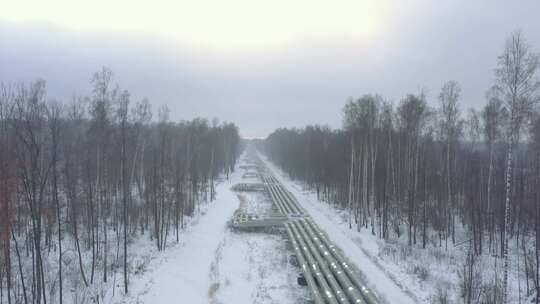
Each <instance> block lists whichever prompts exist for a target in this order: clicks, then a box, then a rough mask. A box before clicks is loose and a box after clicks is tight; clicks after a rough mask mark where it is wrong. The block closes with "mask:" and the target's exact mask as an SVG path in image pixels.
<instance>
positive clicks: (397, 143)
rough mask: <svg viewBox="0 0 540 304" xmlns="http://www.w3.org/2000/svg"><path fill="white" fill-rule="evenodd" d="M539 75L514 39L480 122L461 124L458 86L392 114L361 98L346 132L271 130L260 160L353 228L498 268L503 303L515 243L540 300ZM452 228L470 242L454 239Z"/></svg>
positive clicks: (347, 117)
mask: <svg viewBox="0 0 540 304" xmlns="http://www.w3.org/2000/svg"><path fill="white" fill-rule="evenodd" d="M539 64H540V63H539V56H538V54H537V53H534V52H533V51H532V50H531V47H530V46H529V45H528V44H527V42H526V41H525V40H524V38H523V36H522V34H521V33H520V32H516V33H514V34H513V35H512V36H511V37H510V38H509V39H508V40H507V42H506V45H505V48H504V51H503V53H502V55H501V56H500V57H499V58H498V65H497V68H496V71H495V79H496V82H495V84H494V85H493V87H492V88H490V90H489V91H488V94H487V104H486V105H485V106H484V107H483V109H481V110H476V109H469V110H467V111H465V113H464V112H463V110H462V109H461V107H460V105H459V100H460V97H461V89H460V86H459V84H458V83H457V82H455V81H449V82H447V83H445V84H444V86H443V87H442V89H441V92H440V94H439V96H438V106H436V107H431V106H429V105H428V102H427V97H426V95H425V94H424V93H420V94H410V95H407V96H406V97H404V98H403V99H402V100H401V101H400V102H399V103H398V104H397V105H394V104H392V103H391V102H387V101H385V100H384V99H383V98H382V97H381V96H378V95H364V96H362V97H360V98H358V99H356V100H351V101H349V102H348V103H347V104H346V106H345V108H344V110H343V118H344V119H343V129H342V130H330V129H329V128H327V127H320V126H309V127H306V128H304V129H279V130H276V131H275V132H274V133H272V134H271V135H270V136H269V137H268V138H267V139H266V140H265V142H264V149H265V150H266V153H267V154H268V156H269V157H270V158H271V159H272V160H273V161H275V162H276V163H278V164H279V165H280V166H281V167H282V168H283V169H284V170H286V172H288V173H289V174H290V175H291V176H292V177H293V178H297V179H300V180H304V181H306V182H307V183H308V184H309V185H310V186H312V187H313V188H315V189H316V191H317V195H318V196H319V197H320V198H321V199H323V200H325V201H327V202H329V203H333V204H337V205H339V206H341V207H342V208H346V209H347V210H348V212H349V225H350V227H351V228H352V227H353V226H354V227H356V229H358V230H360V229H361V228H362V227H364V228H365V229H370V231H371V233H373V234H376V235H378V236H379V237H381V238H384V239H389V238H393V237H397V238H399V237H401V236H402V235H404V236H405V237H406V238H407V242H408V244H409V245H410V246H413V245H417V246H421V247H422V248H426V246H428V245H429V243H432V244H433V245H434V246H441V247H442V246H444V247H445V248H448V245H449V242H450V243H451V244H452V245H456V246H457V245H459V244H461V243H464V242H465V243H467V242H468V243H470V247H471V250H473V252H474V254H476V255H479V254H482V253H489V254H492V255H496V256H499V257H501V258H503V259H504V261H505V267H504V271H505V273H504V283H503V286H504V294H503V295H501V297H502V299H503V302H504V303H507V302H508V301H507V293H506V290H507V288H506V286H507V277H508V273H507V272H508V249H509V243H510V241H511V239H512V240H515V244H516V251H517V252H518V253H519V252H522V254H523V256H524V262H525V263H526V267H525V268H526V270H525V271H526V277H527V279H526V281H527V294H529V293H532V292H537V293H539V291H540V284H539V278H540V272H539V262H538V261H539V254H540V206H539V204H540V203H539V200H540V158H539V155H540V112H539V111H538V109H537V107H536V104H537V102H538V100H539V96H540V94H539V93H540V92H539V90H540V82H539V81H538V78H537V77H536V72H537V71H538V68H539ZM520 139H521V141H520ZM523 139H525V140H523ZM456 227H457V228H458V229H461V228H466V230H467V231H468V232H469V233H468V234H466V235H468V236H470V239H469V238H465V239H463V236H461V237H462V239H458V236H459V235H458V234H457V233H456V230H457V229H456ZM533 247H534V248H533ZM536 303H538V300H537V302H536Z"/></svg>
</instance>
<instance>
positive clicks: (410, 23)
mask: <svg viewBox="0 0 540 304" xmlns="http://www.w3.org/2000/svg"><path fill="white" fill-rule="evenodd" d="M388 9H389V10H392V14H391V15H392V16H393V20H392V22H389V23H388V24H387V26H386V27H385V30H384V31H383V32H382V33H379V34H377V35H375V36H373V37H371V39H369V40H368V41H361V40H358V39H356V38H355V37H350V36H345V35H344V36H341V37H337V36H336V37H313V36H311V37H298V39H296V40H295V41H292V42H290V43H289V44H287V45H284V46H280V47H275V48H272V49H266V50H261V49H258V50H252V51H242V52H238V53H235V52H234V51H227V52H223V51H222V52H220V51H219V50H215V49H214V50H211V49H204V48H198V47H194V46H189V45H181V44H175V43H172V42H169V41H167V40H166V39H165V38H163V37H157V36H151V35H148V34H139V33H108V34H97V33H89V32H86V33H85V32H75V31H67V30H65V29H62V28H57V27H54V26H52V25H48V24H11V23H0V81H4V82H6V81H7V82H13V81H30V80H33V79H35V78H38V77H40V78H44V79H46V80H47V84H48V96H49V97H51V98H58V99H69V98H70V96H71V95H72V94H73V93H74V92H77V93H79V94H88V93H89V92H90V87H89V83H88V81H89V79H90V76H91V74H92V73H93V72H94V71H96V70H98V69H99V68H100V67H101V66H108V67H110V68H111V69H112V70H113V71H114V72H115V75H116V80H117V81H118V82H119V84H120V85H121V86H122V87H123V88H125V89H128V90H129V91H130V92H131V93H132V95H133V97H134V98H135V99H140V98H142V97H148V98H149V99H150V101H151V102H152V103H153V104H154V105H156V108H157V106H158V105H161V104H168V105H169V107H170V109H171V118H173V119H190V118H193V117H196V116H203V117H208V118H213V117H217V118H219V119H220V120H229V121H234V122H236V123H237V124H238V125H239V126H240V128H241V133H242V134H243V135H244V136H248V137H253V136H266V135H267V134H268V133H269V132H271V131H272V130H274V129H275V128H277V127H282V126H288V127H290V126H303V125H305V124H309V123H321V124H329V125H330V126H333V127H339V126H340V123H341V117H340V112H341V108H342V106H343V105H344V103H345V102H346V101H347V99H348V98H349V97H355V96H359V95H361V94H364V93H379V94H382V95H383V96H385V97H387V98H389V99H391V100H394V101H398V100H399V99H400V98H401V97H402V96H403V95H405V94H407V93H410V92H418V91H419V90H420V89H422V88H427V89H428V93H429V95H428V98H429V100H430V102H431V103H432V104H435V103H436V96H437V93H438V91H439V89H440V87H441V86H442V84H443V82H445V81H446V80H450V79H454V80H457V81H458V82H459V83H460V84H461V85H462V87H463V99H462V102H461V105H462V108H463V109H465V108H468V107H471V106H474V107H479V106H481V105H483V103H484V93H485V91H486V89H487V88H488V87H489V86H490V85H491V83H492V81H493V69H494V67H495V64H496V60H497V55H498V54H499V53H500V51H501V49H502V46H503V43H504V39H505V37H506V36H507V35H508V34H509V33H510V32H512V31H513V30H515V29H517V28H520V29H522V30H523V31H524V33H525V35H526V37H527V38H528V40H529V42H530V43H531V44H533V45H534V46H535V47H536V49H537V50H540V31H539V30H538V29H539V28H540V21H538V20H539V19H538V18H537V16H538V13H539V12H540V3H539V2H538V1H519V2H518V1H516V2H512V3H510V2H508V1H448V2H441V1H437V2H431V1H429V2H428V1H414V2H409V1H400V2H398V1H396V3H394V4H393V5H389V8H388Z"/></svg>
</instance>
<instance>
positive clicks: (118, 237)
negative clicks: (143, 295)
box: [0, 68, 240, 304]
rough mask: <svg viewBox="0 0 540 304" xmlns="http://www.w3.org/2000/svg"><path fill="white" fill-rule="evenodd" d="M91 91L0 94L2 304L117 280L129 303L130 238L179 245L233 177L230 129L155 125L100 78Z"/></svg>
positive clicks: (143, 104) (22, 88)
mask: <svg viewBox="0 0 540 304" xmlns="http://www.w3.org/2000/svg"><path fill="white" fill-rule="evenodd" d="M91 83H92V87H93V91H92V94H91V95H90V96H88V97H81V98H74V100H73V101H72V102H70V103H66V104H61V103H58V102H54V101H49V100H46V94H45V93H46V87H45V82H44V81H42V80H38V81H36V82H34V83H31V84H30V85H24V84H21V85H5V84H2V85H1V86H0V168H1V169H0V249H1V251H0V252H1V255H0V303H25V304H29V303H35V304H40V303H47V302H48V303H55V302H57V303H62V300H63V297H64V294H65V292H64V291H63V289H65V287H64V285H66V284H69V286H68V287H69V290H70V291H71V293H73V292H74V291H73V289H77V286H75V283H74V282H77V281H80V282H82V284H81V287H83V289H85V288H87V289H92V288H91V287H92V286H95V284H97V283H100V284H102V283H103V282H107V281H108V280H111V278H114V280H116V274H117V273H119V274H123V289H124V292H125V293H127V292H128V282H129V274H130V273H131V272H133V271H135V270H136V269H133V267H132V265H129V262H128V257H129V250H130V249H129V248H128V243H129V241H130V239H131V238H132V237H134V236H136V235H143V234H146V235H148V237H149V238H150V239H151V240H152V242H154V244H155V246H156V247H157V249H158V250H163V249H165V248H166V246H167V244H168V242H171V241H174V240H176V241H177V242H178V241H179V239H180V232H181V230H182V228H183V225H184V219H185V217H186V216H191V215H192V214H193V213H194V211H196V210H197V208H198V207H199V206H200V205H201V203H204V202H207V201H210V200H213V199H214V197H215V189H214V185H215V183H216V178H217V177H218V176H220V175H221V174H225V175H227V176H228V174H229V173H230V172H231V171H232V170H234V166H235V162H236V159H237V157H238V155H239V143H240V140H239V134H238V129H237V127H236V126H235V125H234V124H230V123H223V124H220V123H218V122H217V121H213V122H211V123H210V122H208V121H207V120H205V119H194V120H192V121H182V122H172V121H170V120H169V111H168V110H167V108H166V107H162V108H160V109H159V110H158V111H157V114H158V115H157V119H152V110H151V106H150V103H149V102H148V100H142V101H140V102H136V103H132V102H131V98H130V94H129V92H128V91H126V90H121V89H120V88H119V87H118V85H116V84H115V83H114V79H113V74H112V72H111V71H110V70H108V69H106V68H103V69H102V70H101V71H99V72H97V73H95V74H94V75H93V77H92V80H91ZM64 265H66V267H68V268H69V269H63V266H64ZM68 274H69V276H70V277H69V281H67V282H64V281H65V280H64V279H63V277H64V276H65V275H68ZM113 284H114V283H113ZM113 286H114V285H113ZM74 293H77V291H75V292H74ZM90 297H92V298H93V301H95V302H98V303H99V301H100V299H99V296H98V295H97V294H90ZM86 300H88V299H86ZM80 301H81V303H82V301H83V300H82V299H81V300H80ZM69 302H78V301H76V300H71V301H69Z"/></svg>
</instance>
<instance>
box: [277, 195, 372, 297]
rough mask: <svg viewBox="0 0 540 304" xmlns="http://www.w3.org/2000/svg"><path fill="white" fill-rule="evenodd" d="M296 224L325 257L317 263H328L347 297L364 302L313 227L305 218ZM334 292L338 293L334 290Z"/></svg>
mask: <svg viewBox="0 0 540 304" xmlns="http://www.w3.org/2000/svg"><path fill="white" fill-rule="evenodd" d="M280 190H281V191H280V192H282V193H281V197H284V195H283V192H285V191H284V189H283V188H281V189H280ZM288 198H289V199H287V203H288V204H292V205H296V204H295V202H293V201H292V200H290V196H289V197H288ZM296 224H297V225H298V227H299V230H300V232H301V234H302V235H303V236H304V237H305V238H308V236H309V242H312V243H315V245H316V247H315V248H317V249H318V253H319V254H320V255H322V256H323V257H324V259H325V261H324V262H323V261H319V263H320V264H321V265H324V267H326V268H327V266H326V265H325V263H326V264H328V265H330V269H331V272H332V273H333V275H334V276H335V278H336V279H337V280H338V281H339V283H340V284H341V287H342V288H343V289H344V290H345V292H346V294H347V297H348V298H349V299H350V300H351V301H352V303H357V304H363V303H365V301H364V300H363V296H362V294H361V293H360V292H359V290H358V289H357V288H356V287H355V286H354V284H353V283H352V282H351V280H350V279H349V277H348V275H347V273H346V272H345V271H344V270H343V268H342V266H341V263H339V261H337V260H336V259H335V258H334V257H333V256H332V255H331V254H330V251H329V249H327V245H326V244H324V243H323V242H322V241H321V239H320V238H319V237H318V236H317V234H316V233H315V232H314V231H313V229H312V228H311V227H309V226H308V225H307V223H306V221H305V220H303V219H302V220H300V221H298V222H297V223H296ZM309 242H308V243H309ZM324 267H323V266H321V268H323V269H324ZM336 294H339V293H338V292H337V291H336Z"/></svg>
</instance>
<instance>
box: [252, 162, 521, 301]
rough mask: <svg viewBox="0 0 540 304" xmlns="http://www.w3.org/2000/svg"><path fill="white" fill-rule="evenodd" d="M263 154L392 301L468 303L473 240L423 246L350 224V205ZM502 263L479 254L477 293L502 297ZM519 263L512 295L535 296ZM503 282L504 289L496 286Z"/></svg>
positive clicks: (511, 275) (511, 279) (486, 298)
mask: <svg viewBox="0 0 540 304" xmlns="http://www.w3.org/2000/svg"><path fill="white" fill-rule="evenodd" d="M261 158H262V159H263V160H264V161H265V163H266V164H267V166H268V167H269V168H271V169H272V171H273V172H274V174H275V176H276V178H277V179H278V180H279V181H280V182H282V183H283V185H284V186H285V187H286V188H287V189H288V190H290V191H291V192H292V193H293V194H294V195H295V196H296V198H297V199H298V201H299V202H300V204H301V205H302V206H303V207H304V208H305V209H306V210H307V211H308V212H309V213H310V215H311V217H312V218H313V219H314V220H315V221H316V222H317V223H318V225H319V226H320V227H321V228H322V229H324V230H325V231H326V232H327V234H328V235H329V236H330V238H331V239H332V240H333V241H334V242H335V243H336V244H337V245H338V246H339V247H341V248H342V249H343V250H344V252H345V253H346V255H347V256H348V257H349V258H350V259H351V260H352V261H353V262H354V263H356V265H357V266H358V267H359V269H360V270H361V271H362V272H363V274H364V275H365V276H367V284H368V285H369V286H370V287H371V288H373V289H374V290H375V291H376V292H377V293H378V294H379V295H382V297H384V298H385V299H386V300H387V301H388V302H389V303H426V304H427V303H430V304H431V303H463V299H462V298H461V292H462V291H461V288H462V286H461V285H460V284H461V282H462V279H463V275H464V269H463V267H464V263H465V260H466V258H467V248H468V247H467V243H465V244H464V245H463V244H462V245H460V246H457V247H454V246H451V248H450V247H449V248H448V249H445V248H444V247H437V246H433V245H430V246H429V247H428V248H426V249H422V248H420V247H409V246H408V245H407V241H406V236H403V237H402V238H401V239H398V240H393V241H385V240H381V239H380V238H378V237H377V236H374V235H372V234H371V229H361V231H357V230H356V229H349V224H348V215H347V212H346V211H345V210H340V209H337V208H335V206H333V205H331V204H327V203H326V202H322V201H319V200H318V199H317V195H316V193H315V192H314V191H313V190H310V189H307V188H306V187H305V185H304V184H303V183H301V182H298V181H293V180H291V179H290V178H289V177H288V175H287V174H285V173H283V171H282V170H280V169H279V168H278V167H277V166H275V165H274V164H272V163H271V162H270V161H268V160H267V159H266V158H265V157H264V156H263V155H261ZM461 230H463V229H461ZM461 230H460V232H459V234H460V235H461V236H460V238H462V239H467V235H466V232H465V231H461ZM456 234H458V233H457V232H456ZM437 241H438V239H437ZM434 242H435V241H434ZM514 249H515V248H514ZM513 251H515V250H512V247H511V253H510V256H511V264H512V265H517V262H518V258H516V257H517V256H518V254H517V253H516V252H513ZM501 263H502V262H501V261H500V259H497V258H494V257H492V256H490V255H482V256H480V257H477V258H476V262H475V266H474V274H473V275H474V280H473V284H474V286H473V287H474V288H475V289H476V292H475V295H474V297H476V298H481V299H483V301H485V302H482V303H493V301H494V300H493V298H490V297H494V298H495V299H496V300H497V301H500V297H501V294H500V292H501V289H500V288H501V286H500V284H501V281H502V264H501ZM516 268H517V266H515V267H510V271H509V290H510V292H509V296H510V301H511V303H525V302H530V299H529V300H527V299H526V297H525V295H524V291H523V290H524V287H523V286H520V285H519V280H518V279H517V278H518V275H519V276H521V277H523V276H524V273H523V272H524V270H523V269H522V268H523V267H521V270H520V273H519V274H518V273H517V271H516ZM522 279H523V278H522ZM522 285H523V284H522ZM497 288H498V289H499V290H498V292H499V293H497V292H495V291H494V290H495V289H497ZM520 289H521V291H520ZM520 299H521V301H520Z"/></svg>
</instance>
